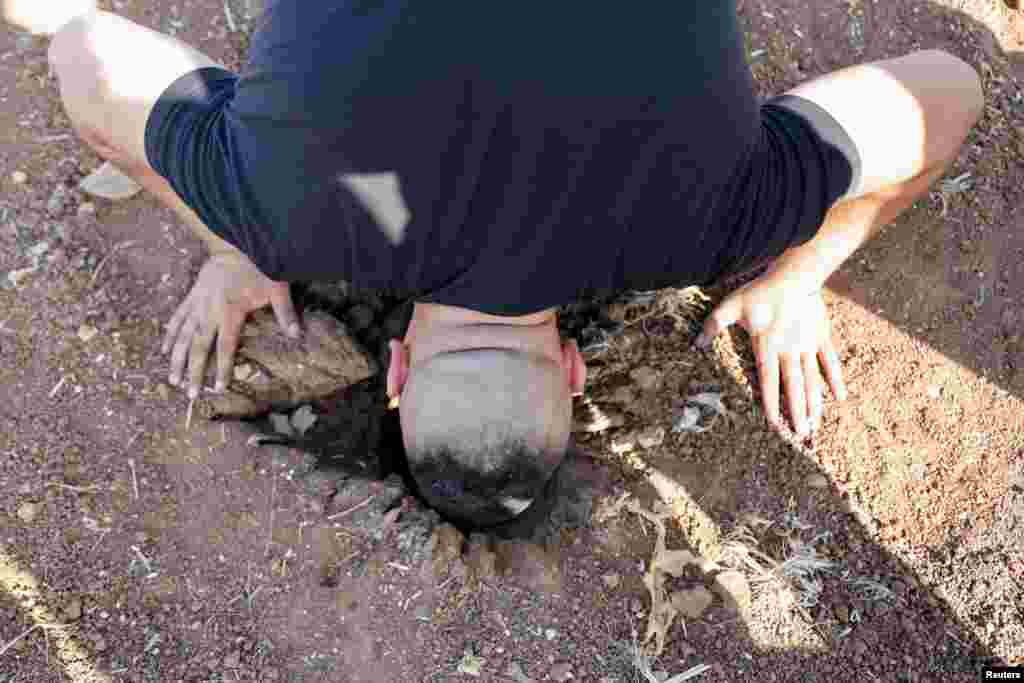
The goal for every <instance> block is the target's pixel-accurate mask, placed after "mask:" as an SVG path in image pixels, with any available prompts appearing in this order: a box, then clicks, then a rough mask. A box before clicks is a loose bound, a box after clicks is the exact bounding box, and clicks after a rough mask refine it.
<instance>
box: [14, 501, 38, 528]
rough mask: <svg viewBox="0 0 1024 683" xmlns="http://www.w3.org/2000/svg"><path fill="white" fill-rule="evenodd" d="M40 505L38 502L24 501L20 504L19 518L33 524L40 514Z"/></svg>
mask: <svg viewBox="0 0 1024 683" xmlns="http://www.w3.org/2000/svg"><path fill="white" fill-rule="evenodd" d="M40 507H41V506H40V505H39V504H38V503H27V502H26V503H22V504H21V505H19V506H18V519H20V520H21V521H22V522H24V523H25V524H31V523H32V521H33V520H35V518H36V517H38V516H39V510H40Z"/></svg>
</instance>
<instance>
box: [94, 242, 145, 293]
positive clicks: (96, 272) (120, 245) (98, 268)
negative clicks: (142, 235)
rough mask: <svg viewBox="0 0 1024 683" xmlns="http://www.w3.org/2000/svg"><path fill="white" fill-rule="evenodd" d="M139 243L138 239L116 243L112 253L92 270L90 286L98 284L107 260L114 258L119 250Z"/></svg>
mask: <svg viewBox="0 0 1024 683" xmlns="http://www.w3.org/2000/svg"><path fill="white" fill-rule="evenodd" d="M138 243H139V242H138V240H128V241H127V242H120V243H118V244H115V245H114V248H113V249H111V250H110V253H109V254H107V255H106V256H104V257H103V260H102V261H100V263H99V265H98V266H96V270H94V271H93V272H92V281H91V282H89V286H90V287H95V286H96V279H97V278H98V277H99V276H100V271H102V270H103V267H104V266H105V265H107V261H109V260H110V259H111V258H113V256H114V254H116V253H117V252H119V251H120V250H122V249H127V248H128V247H134V246H135V245H136V244H138Z"/></svg>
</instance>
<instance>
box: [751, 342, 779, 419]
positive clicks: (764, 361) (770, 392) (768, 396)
mask: <svg viewBox="0 0 1024 683" xmlns="http://www.w3.org/2000/svg"><path fill="white" fill-rule="evenodd" d="M754 354H755V355H756V356H757V374H758V379H759V380H760V382H761V402H762V403H763V404H764V414H765V417H766V418H767V419H768V421H769V422H771V423H772V424H776V425H777V424H779V422H780V421H781V416H780V415H779V354H777V353H776V352H775V350H774V349H773V348H772V347H771V346H770V345H769V344H768V343H767V342H765V341H764V339H763V338H761V337H755V338H754Z"/></svg>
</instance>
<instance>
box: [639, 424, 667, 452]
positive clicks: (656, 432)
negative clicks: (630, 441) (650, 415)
mask: <svg viewBox="0 0 1024 683" xmlns="http://www.w3.org/2000/svg"><path fill="white" fill-rule="evenodd" d="M636 440H637V443H639V444H640V447H641V448H655V447H656V446H660V445H661V444H662V443H663V442H664V441H665V428H664V427H657V426H652V427H647V428H645V429H643V430H641V431H640V433H639V434H637V435H636Z"/></svg>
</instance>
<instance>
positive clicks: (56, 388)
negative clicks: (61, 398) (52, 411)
mask: <svg viewBox="0 0 1024 683" xmlns="http://www.w3.org/2000/svg"><path fill="white" fill-rule="evenodd" d="M67 381H68V378H67V375H65V376H64V377H61V378H60V381H59V382H57V384H56V385H55V386H54V387H53V389H50V398H53V397H54V396H56V395H57V392H58V391H60V388H61V387H62V386H64V383H65V382H67Z"/></svg>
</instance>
